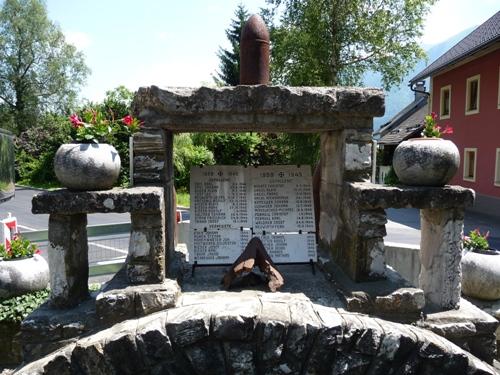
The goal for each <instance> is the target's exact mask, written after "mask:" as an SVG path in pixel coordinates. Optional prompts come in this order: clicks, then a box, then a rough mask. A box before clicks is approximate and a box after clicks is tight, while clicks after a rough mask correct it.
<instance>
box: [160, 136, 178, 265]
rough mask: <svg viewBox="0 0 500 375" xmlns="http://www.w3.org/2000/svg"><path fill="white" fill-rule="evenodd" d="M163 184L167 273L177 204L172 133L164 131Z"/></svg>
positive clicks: (172, 248) (173, 240)
mask: <svg viewBox="0 0 500 375" xmlns="http://www.w3.org/2000/svg"><path fill="white" fill-rule="evenodd" d="M165 147H166V151H165V176H164V179H165V184H164V185H163V192H164V198H165V216H166V220H165V232H166V233H165V237H166V238H165V240H166V243H165V247H166V252H165V262H166V263H167V264H166V265H165V268H166V270H167V271H168V265H169V263H170V262H169V260H170V259H171V258H172V256H173V253H174V251H175V226H176V210H177V202H176V201H175V200H176V198H175V186H174V133H173V132H171V131H165Z"/></svg>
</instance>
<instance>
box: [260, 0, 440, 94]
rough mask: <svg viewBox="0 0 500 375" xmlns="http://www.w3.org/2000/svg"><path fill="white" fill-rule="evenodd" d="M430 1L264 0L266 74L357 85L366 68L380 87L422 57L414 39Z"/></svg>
mask: <svg viewBox="0 0 500 375" xmlns="http://www.w3.org/2000/svg"><path fill="white" fill-rule="evenodd" d="M435 1H436V0H267V2H268V4H269V5H270V8H269V9H268V13H267V19H268V20H271V21H275V19H276V18H277V15H279V22H278V23H276V24H274V25H272V26H271V40H272V46H273V50H272V77H273V80H274V81H275V82H277V83H283V84H289V85H296V86H301V85H315V86H325V85H326V86H331V85H332V86H333V85H359V84H361V83H362V82H361V79H362V75H363V73H364V72H365V71H367V70H373V71H377V72H380V74H381V75H382V81H383V84H384V86H385V87H386V88H389V87H390V86H391V85H393V84H395V83H398V82H399V81H400V80H401V79H402V77H403V76H404V74H405V73H407V72H408V71H409V70H410V69H411V67H412V66H413V65H414V64H415V62H416V61H417V60H418V59H420V58H422V57H424V56H425V54H424V51H423V50H422V48H420V46H419V45H418V43H417V38H418V37H419V36H421V35H422V27H423V21H424V19H425V15H426V14H427V12H428V11H429V8H430V6H431V5H432V4H434V3H435Z"/></svg>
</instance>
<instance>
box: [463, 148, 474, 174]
mask: <svg viewBox="0 0 500 375" xmlns="http://www.w3.org/2000/svg"><path fill="white" fill-rule="evenodd" d="M476 161H477V148H466V149H464V181H471V182H474V181H476Z"/></svg>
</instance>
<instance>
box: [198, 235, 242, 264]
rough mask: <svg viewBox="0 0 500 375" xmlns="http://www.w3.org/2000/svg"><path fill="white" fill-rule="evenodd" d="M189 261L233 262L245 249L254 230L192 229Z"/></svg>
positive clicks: (201, 262) (206, 262) (207, 262)
mask: <svg viewBox="0 0 500 375" xmlns="http://www.w3.org/2000/svg"><path fill="white" fill-rule="evenodd" d="M189 237H190V238H189V262H190V263H194V262H197V263H198V264H232V263H233V262H234V261H235V260H236V259H237V258H238V257H239V256H240V254H241V253H242V252H243V250H245V247H246V245H247V244H248V242H249V241H250V239H251V238H252V232H251V231H249V230H239V229H219V230H207V231H204V230H191V231H190V234H189Z"/></svg>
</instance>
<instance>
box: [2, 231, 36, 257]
mask: <svg viewBox="0 0 500 375" xmlns="http://www.w3.org/2000/svg"><path fill="white" fill-rule="evenodd" d="M33 254H40V250H38V248H37V247H36V245H35V244H33V243H31V242H30V241H29V240H26V239H24V238H22V237H21V236H20V235H19V234H15V235H14V237H13V238H12V241H11V242H10V243H8V244H7V246H5V245H4V244H0V259H3V260H10V259H16V258H24V257H32V256H33Z"/></svg>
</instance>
